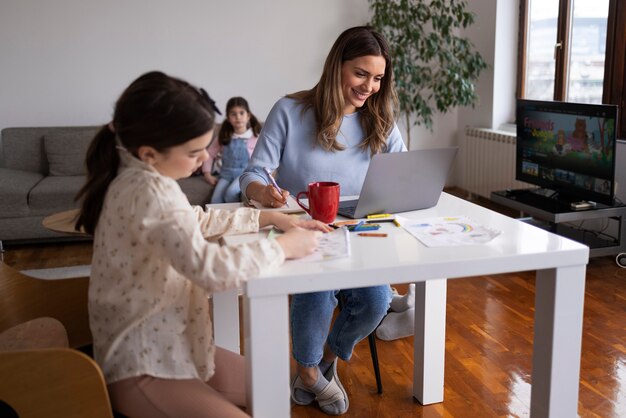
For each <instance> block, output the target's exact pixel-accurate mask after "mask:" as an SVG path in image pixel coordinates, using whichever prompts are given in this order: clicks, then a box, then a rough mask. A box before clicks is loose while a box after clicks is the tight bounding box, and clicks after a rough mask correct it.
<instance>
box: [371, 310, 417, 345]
mask: <svg viewBox="0 0 626 418" xmlns="http://www.w3.org/2000/svg"><path fill="white" fill-rule="evenodd" d="M414 330H415V308H411V309H408V310H406V311H404V312H389V313H388V314H387V315H386V316H385V317H384V318H383V321H382V322H381V323H380V325H379V326H378V328H376V336H377V337H378V338H380V339H381V340H385V341H391V340H397V339H398V338H404V337H408V336H411V335H413V332H414Z"/></svg>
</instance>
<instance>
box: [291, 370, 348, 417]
mask: <svg viewBox="0 0 626 418" xmlns="http://www.w3.org/2000/svg"><path fill="white" fill-rule="evenodd" d="M320 368H321V370H320ZM324 369H325V372H323V371H322V370H324ZM291 386H292V388H291V389H292V390H291V398H292V399H293V401H294V402H295V403H296V404H298V405H308V404H310V403H312V402H313V400H316V401H317V403H318V405H319V407H320V409H321V410H322V411H324V412H325V413H326V414H329V415H341V414H344V413H346V411H347V410H348V406H349V401H348V395H347V393H346V391H345V389H344V388H343V386H342V385H341V382H340V381H339V376H338V375H337V360H335V361H333V362H332V363H330V364H329V363H325V362H322V363H320V367H319V368H317V378H316V381H315V383H313V384H312V385H310V386H307V385H305V384H304V382H303V380H302V378H301V377H300V376H299V375H297V374H296V376H295V377H294V379H293V380H292V384H291Z"/></svg>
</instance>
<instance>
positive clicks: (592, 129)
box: [515, 99, 617, 205]
mask: <svg viewBox="0 0 626 418" xmlns="http://www.w3.org/2000/svg"><path fill="white" fill-rule="evenodd" d="M516 120H517V143H516V160H515V178H516V180H520V181H524V182H526V183H530V184H533V185H536V186H539V187H540V188H541V189H542V190H543V192H542V193H541V194H542V195H544V196H548V195H549V196H548V197H552V198H555V199H559V200H561V201H564V202H568V204H569V203H571V202H576V201H589V202H596V203H603V204H605V205H613V201H614V194H615V152H616V141H615V135H616V132H615V130H616V124H617V106H613V105H599V104H583V103H567V102H550V101H537V100H522V99H519V100H517V106H516ZM544 189H545V190H544ZM546 191H547V192H549V193H548V194H546Z"/></svg>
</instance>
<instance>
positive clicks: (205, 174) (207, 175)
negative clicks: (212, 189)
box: [202, 173, 217, 186]
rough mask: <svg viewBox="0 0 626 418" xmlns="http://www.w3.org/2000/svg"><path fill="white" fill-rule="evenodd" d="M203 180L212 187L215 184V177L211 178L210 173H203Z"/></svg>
mask: <svg viewBox="0 0 626 418" xmlns="http://www.w3.org/2000/svg"><path fill="white" fill-rule="evenodd" d="M202 175H203V176H204V180H205V181H206V182H207V183H209V184H210V185H212V186H215V185H216V184H217V177H215V176H212V175H211V173H203V174H202Z"/></svg>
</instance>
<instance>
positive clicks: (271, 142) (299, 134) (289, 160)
mask: <svg viewBox="0 0 626 418" xmlns="http://www.w3.org/2000/svg"><path fill="white" fill-rule="evenodd" d="M359 119H360V113H359V112H356V113H353V114H351V115H346V116H344V118H343V122H342V123H341V128H340V131H339V135H338V138H337V139H338V141H339V142H340V143H341V144H343V145H344V146H345V149H344V150H342V151H334V152H333V151H325V150H324V149H322V148H321V147H320V146H319V145H317V144H316V141H315V131H316V126H315V116H314V114H313V111H312V109H309V110H307V111H306V112H305V113H304V114H303V113H302V105H300V104H298V103H297V102H296V101H295V100H294V99H289V98H282V99H280V100H279V101H278V102H276V104H275V105H274V107H273V108H272V110H271V111H270V113H269V115H268V117H267V119H266V121H265V124H264V125H263V129H262V130H261V133H260V135H259V140H258V142H257V145H256V147H255V148H254V152H253V153H252V157H251V158H250V162H249V163H248V167H247V168H246V170H245V171H244V173H243V174H242V175H241V177H240V180H239V181H240V185H241V190H242V191H244V192H245V190H246V188H247V187H248V185H249V184H250V183H252V182H255V181H256V182H260V183H262V184H269V181H268V179H267V176H266V175H265V173H264V172H263V167H268V168H269V169H270V171H273V170H274V169H276V168H278V171H277V175H276V182H277V183H278V185H279V186H280V187H281V188H283V189H286V190H289V193H291V194H292V195H294V196H295V195H297V194H298V192H302V191H306V190H307V185H308V184H309V183H312V182H316V181H334V182H337V183H339V185H340V192H341V195H342V196H346V195H358V194H360V192H361V187H362V186H363V181H364V180H365V174H366V172H367V167H368V166H369V163H370V160H371V156H370V150H369V149H366V150H363V149H362V148H359V144H360V143H361V141H362V140H363V137H364V136H365V134H364V131H363V129H362V128H361V124H360V121H359ZM385 151H386V152H400V151H406V147H405V145H404V142H403V141H402V136H401V135H400V130H399V129H398V127H397V126H394V128H393V130H392V132H391V134H390V135H389V138H387V149H386V150H385Z"/></svg>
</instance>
